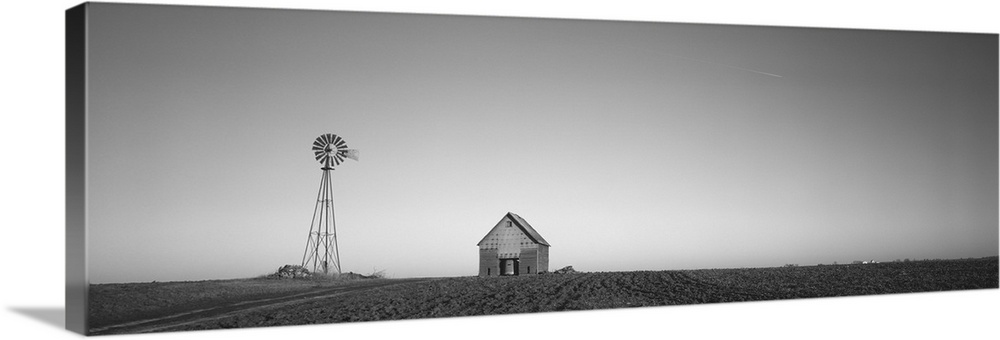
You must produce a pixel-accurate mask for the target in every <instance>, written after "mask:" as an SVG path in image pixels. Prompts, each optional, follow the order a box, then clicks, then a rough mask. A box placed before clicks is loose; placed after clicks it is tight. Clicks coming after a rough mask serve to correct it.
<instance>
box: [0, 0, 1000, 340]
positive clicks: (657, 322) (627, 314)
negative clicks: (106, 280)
mask: <svg viewBox="0 0 1000 340" xmlns="http://www.w3.org/2000/svg"><path fill="white" fill-rule="evenodd" d="M133 2H146V1H133ZM985 3H987V2H982V1H980V2H976V1H948V2H941V1H937V2H931V1H922V2H914V1H905V2H904V1H883V2H878V3H874V4H873V3H872V2H870V1H836V2H827V3H818V2H809V4H808V5H806V4H805V3H802V4H800V3H798V2H794V1H748V2H738V1H701V2H698V3H697V4H694V3H693V2H691V3H689V2H685V3H683V4H670V3H666V4H656V5H651V4H647V3H643V2H640V1H622V0H618V1H606V2H602V3H597V2H579V1H575V2H573V1H544V2H539V1H509V0H508V1H490V2H484V3H480V2H475V3H473V2H468V3H464V2H462V1H419V2H417V1H412V2H405V1H329V2H320V1H185V2H184V4H195V5H227V6H244V7H280V8H305V9H338V10H361V11H387V12H409V13H443V14H476V15H502V16H529V17H558V18H587V19H620V20H644V21H671V22H698V23H729V24H759V25H772V26H808V27H847V28H873V29H895V30H929V31H949V32H981V33H997V32H1000V23H998V21H997V20H996V13H997V12H996V9H995V8H993V7H995V6H992V5H984V4H985ZM76 4H77V2H74V1H50V2H44V3H42V2H37V3H36V2H30V1H19V2H14V3H7V4H6V5H7V6H5V8H4V11H2V14H0V15H2V16H3V19H2V20H0V24H2V25H3V30H2V31H0V32H2V33H0V34H2V35H3V39H2V40H0V41H2V42H3V43H4V45H3V46H4V47H3V61H4V62H3V73H2V76H0V79H2V82H0V84H2V86H3V91H2V92H0V93H2V96H3V101H2V103H3V110H2V111H0V112H2V113H0V117H2V119H0V155H2V157H0V159H2V164H0V172H2V173H0V200H2V201H0V227H2V231H3V232H2V236H0V240H2V241H0V252H2V253H0V257H2V259H3V260H2V261H3V266H2V267H0V273H2V274H0V275H2V280H0V282H2V289H0V299H2V305H3V306H2V307H0V332H2V335H0V336H2V337H4V338H8V339H11V338H13V339H20V338H69V337H75V336H76V335H75V334H73V333H69V332H67V331H64V330H63V329H62V327H63V323H62V318H61V317H60V316H58V315H60V314H61V311H60V310H61V308H62V306H63V299H64V293H63V292H64V289H63V280H64V275H63V273H64V260H63V258H64V254H65V251H64V249H63V247H64V242H65V233H64V231H63V228H64V213H63V209H64V195H63V190H64V147H63V143H64V138H63V134H64V118H63V112H64V99H63V98H64V93H63V91H64V81H63V77H64V73H63V72H64V54H63V53H64V52H63V47H64V32H63V30H64V11H65V9H67V8H69V7H72V6H74V5H76ZM997 306H1000V290H984V291H963V292H946V293H921V294H906V295H890V296H869V297H850V298H835V299H811V300H796V301H781V302H755V303H735V304H724V305H703V306H679V307H659V308H642V309H629V310H615V311H588V312H563V313H546V314H533V315H520V316H501V317H468V318H452V319H434V320H417V321H403V322H373V323H354V324H341V325H320V326H302V327H278V328H260V329H243V330H228V331H208V332H187V333H171V334H158V335H145V336H143V335H129V336H122V337H115V338H116V339H118V338H122V339H129V338H159V339H164V338H171V339H181V338H183V339H208V338H219V337H221V338H226V337H234V338H236V337H239V338H243V339H269V338H275V337H293V338H302V337H324V338H326V337H346V338H375V339H383V338H384V339H390V338H410V337H417V338H425V337H427V338H430V337H434V338H448V339H451V338H469V337H475V338H486V339H490V338H500V337H509V336H510V335H509V334H508V335H505V334H498V333H497V332H496V330H497V329H498V328H499V327H500V325H501V324H513V325H516V327H515V328H514V330H513V331H514V332H516V333H517V334H518V335H521V336H532V337H548V338H566V337H582V338H585V339H603V338H611V337H621V336H628V337H637V336H643V337H645V336H648V337H655V338H659V337H680V338H692V337H697V338H712V339H725V338H735V337H740V338H743V337H749V338H767V339H773V338H779V339H792V338H796V339H797V338H820V339H842V338H845V337H851V338H862V339H868V338H918V339H931V338H935V339H939V338H984V337H989V336H995V335H996V333H997V329H996V327H995V325H996V320H998V319H1000V310H998V309H997Z"/></svg>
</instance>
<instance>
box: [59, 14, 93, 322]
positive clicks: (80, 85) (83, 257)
mask: <svg viewBox="0 0 1000 340" xmlns="http://www.w3.org/2000/svg"><path fill="white" fill-rule="evenodd" d="M88 7H89V4H88V3H83V4H80V5H77V6H75V7H73V8H70V9H68V10H66V22H65V24H66V27H65V29H66V37H65V39H66V51H65V53H66V56H65V57H66V65H65V66H66V69H65V74H66V93H65V96H66V310H65V313H66V315H65V317H66V319H65V320H66V329H67V330H69V331H72V332H76V333H80V334H84V335H86V334H87V330H88V327H87V281H88V280H87V233H86V228H87V226H86V189H87V188H86V179H87V177H86V151H87V148H86V141H87V131H86V124H87V9H88Z"/></svg>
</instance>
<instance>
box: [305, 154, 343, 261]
mask: <svg viewBox="0 0 1000 340" xmlns="http://www.w3.org/2000/svg"><path fill="white" fill-rule="evenodd" d="M331 170H333V169H332V168H327V167H324V168H323V178H322V179H321V180H320V185H319V193H318V194H317V195H316V208H315V210H313V219H312V223H311V224H310V226H309V238H308V240H307V241H306V249H305V252H304V253H303V254H302V267H303V268H306V269H310V266H311V270H312V272H314V273H316V272H319V271H322V272H323V274H331V273H335V274H337V275H339V274H340V251H339V249H338V248H337V226H336V222H335V220H334V217H335V216H334V212H333V183H331V181H330V171H331Z"/></svg>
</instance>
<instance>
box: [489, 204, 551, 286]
mask: <svg viewBox="0 0 1000 340" xmlns="http://www.w3.org/2000/svg"><path fill="white" fill-rule="evenodd" d="M549 247H550V246H549V242H547V241H545V239H544V238H542V235H539V234H538V231H535V228H532V227H531V225H530V224H528V221H525V220H524V219H523V218H521V216H517V214H515V213H511V212H508V213H507V215H504V217H503V218H501V219H500V222H497V225H496V226H494V227H493V229H490V232H489V233H486V236H484V237H483V239H482V240H481V241H479V276H498V275H531V274H538V273H540V272H544V271H548V270H549Z"/></svg>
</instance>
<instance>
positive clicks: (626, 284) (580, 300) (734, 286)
mask: <svg viewBox="0 0 1000 340" xmlns="http://www.w3.org/2000/svg"><path fill="white" fill-rule="evenodd" d="M987 288H992V289H996V288H998V260H997V257H989V258H982V259H966V260H931V261H913V262H898V263H878V264H852V265H826V266H799V267H779V268H744V269H705V270H676V271H635V272H601V273H570V274H545V275H533V276H511V277H456V278H438V279H427V278H424V279H375V280H355V281H340V282H338V281H330V282H322V281H311V280H298V279H296V280H265V279H248V280H225V281H201V282H173V283H142V284H114V285H94V286H91V294H90V297H91V319H90V325H91V334H113V333H144V332H159V331H178V330H195V329H219V328H239V327H260V326H277V325H299V324H317V323H339V322H354V321H375V320H399V319H418V318H429V317H449V316H463V315H495V314H510V313H530V312H547V311H564V310H585V309H604V308H625V307H641V306H663V305H679V304H700V303H716V302H734V301H761V300H778V299H796V298H811V297H831V296H850V295H870V294H891V293H908V292H928V291H946V290H962V289H987Z"/></svg>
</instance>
